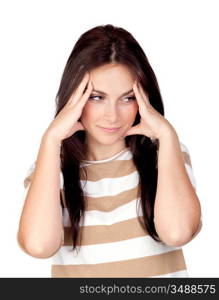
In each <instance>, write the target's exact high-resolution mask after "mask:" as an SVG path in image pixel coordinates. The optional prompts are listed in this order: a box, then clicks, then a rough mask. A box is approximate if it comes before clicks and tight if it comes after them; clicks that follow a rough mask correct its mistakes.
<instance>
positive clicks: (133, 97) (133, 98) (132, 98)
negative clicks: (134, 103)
mask: <svg viewBox="0 0 219 300" xmlns="http://www.w3.org/2000/svg"><path fill="white" fill-rule="evenodd" d="M125 99H131V100H135V99H136V98H135V96H130V97H126V98H125ZM125 102H131V101H125Z"/></svg>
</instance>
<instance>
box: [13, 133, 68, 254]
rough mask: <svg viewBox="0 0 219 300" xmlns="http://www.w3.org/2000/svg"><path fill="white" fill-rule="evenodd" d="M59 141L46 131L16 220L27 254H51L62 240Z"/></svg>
mask: <svg viewBox="0 0 219 300" xmlns="http://www.w3.org/2000/svg"><path fill="white" fill-rule="evenodd" d="M62 230H63V226H62V214H61V208H60V141H58V140H57V139H55V138H53V137H52V135H50V134H49V132H47V131H46V132H45V134H44V135H43V137H42V139H41V144H40V148H39V152H38V156H37V160H36V167H35V171H34V173H33V178H32V180H31V184H30V187H29V190H28V192H27V195H26V198H25V202H24V206H23V210H22V214H21V217H20V222H19V229H18V233H17V240H18V243H19V245H20V247H21V248H22V249H23V250H24V251H25V252H26V253H28V254H29V255H31V256H34V257H38V258H48V257H50V256H52V255H53V254H54V253H55V252H56V251H57V250H58V249H59V247H60V246H61V243H62V233H63V232H62Z"/></svg>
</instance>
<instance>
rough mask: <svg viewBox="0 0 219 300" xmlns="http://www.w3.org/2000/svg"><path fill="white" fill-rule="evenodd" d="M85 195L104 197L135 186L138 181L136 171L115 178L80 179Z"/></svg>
mask: <svg viewBox="0 0 219 300" xmlns="http://www.w3.org/2000/svg"><path fill="white" fill-rule="evenodd" d="M80 182H81V184H82V188H83V191H84V195H85V196H89V197H94V198H98V197H106V196H114V195H117V194H119V193H122V192H124V191H127V190H129V189H133V188H135V187H136V186H137V185H138V183H139V174H138V171H137V170H136V171H134V172H132V173H131V174H129V175H126V176H121V177H116V178H103V179H100V180H97V181H90V180H87V181H85V180H80Z"/></svg>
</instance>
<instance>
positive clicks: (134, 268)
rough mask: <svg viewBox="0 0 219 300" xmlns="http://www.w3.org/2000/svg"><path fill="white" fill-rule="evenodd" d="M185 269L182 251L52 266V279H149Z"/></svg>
mask: <svg viewBox="0 0 219 300" xmlns="http://www.w3.org/2000/svg"><path fill="white" fill-rule="evenodd" d="M184 269H186V264H185V260H184V256H183V252H182V249H179V250H174V251H170V252H167V253H162V254H158V255H153V256H149V257H143V258H136V259H130V260H124V261H118V262H110V263H100V264H87V265H85V264H83V265H54V264H53V265H52V267H51V275H52V277H74V278H81V277H87V278H91V277H130V278H134V277H142V278H144V277H151V276H159V275H165V274H167V273H173V272H177V271H181V270H184Z"/></svg>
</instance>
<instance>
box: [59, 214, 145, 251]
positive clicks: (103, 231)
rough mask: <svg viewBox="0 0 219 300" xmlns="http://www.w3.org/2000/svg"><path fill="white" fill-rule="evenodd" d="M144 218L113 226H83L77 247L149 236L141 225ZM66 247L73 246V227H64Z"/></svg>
mask: <svg viewBox="0 0 219 300" xmlns="http://www.w3.org/2000/svg"><path fill="white" fill-rule="evenodd" d="M140 221H141V222H143V216H141V217H139V218H137V217H136V218H133V219H129V220H125V221H121V222H118V223H115V224H113V225H95V226H81V227H80V229H79V238H78V241H77V245H80V238H81V245H82V246H85V245H95V244H102V243H112V242H118V241H124V240H128V239H131V238H136V237H140V236H145V235H148V233H147V231H146V230H145V229H144V228H143V226H142V225H141V223H140ZM64 245H65V246H71V245H72V234H71V227H64Z"/></svg>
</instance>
